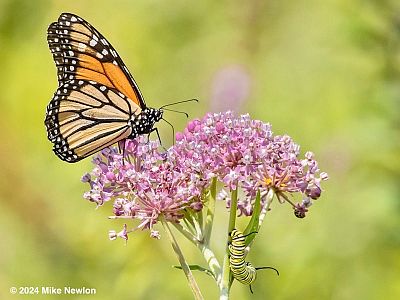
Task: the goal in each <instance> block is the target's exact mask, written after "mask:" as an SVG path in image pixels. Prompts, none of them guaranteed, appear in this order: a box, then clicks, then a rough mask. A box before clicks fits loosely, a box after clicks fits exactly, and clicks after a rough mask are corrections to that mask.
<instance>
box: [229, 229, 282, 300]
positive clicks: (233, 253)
mask: <svg viewBox="0 0 400 300" xmlns="http://www.w3.org/2000/svg"><path fill="white" fill-rule="evenodd" d="M253 233H256V232H251V233H249V234H247V235H244V234H243V233H242V232H240V231H239V230H237V229H233V230H232V232H231V233H230V234H229V236H230V238H231V242H230V244H229V245H228V248H229V265H230V269H231V271H232V275H233V278H235V279H236V280H237V281H239V282H240V283H242V284H245V285H249V286H250V292H251V293H253V290H252V288H251V284H252V283H253V282H254V281H255V280H256V277H257V270H261V269H272V270H275V272H276V273H277V274H278V275H279V272H278V270H277V269H275V268H273V267H257V268H255V267H254V266H253V265H252V264H251V263H250V262H246V261H245V260H244V259H245V256H246V254H245V249H246V243H245V241H246V236H248V235H250V234H253Z"/></svg>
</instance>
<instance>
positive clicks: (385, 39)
mask: <svg viewBox="0 0 400 300" xmlns="http://www.w3.org/2000/svg"><path fill="white" fill-rule="evenodd" d="M64 11H67V12H73V13H76V14H78V15H80V16H82V17H83V18H85V19H86V20H88V21H89V22H91V23H92V24H93V25H94V26H95V27H96V28H97V29H98V30H99V31H100V32H102V33H103V34H104V35H105V36H106V37H107V38H108V39H109V40H110V41H111V43H113V45H114V46H115V47H116V49H117V50H118V51H119V53H120V55H121V56H122V58H123V59H124V61H125V63H126V64H127V66H128V67H129V68H130V70H131V72H132V73H133V74H134V76H135V78H136V80H137V82H138V84H139V85H140V87H141V90H142V92H143V94H144V95H145V98H146V100H147V103H148V104H151V105H152V106H154V107H159V106H161V105H162V104H164V103H168V102H172V101H177V100H182V99H189V98H192V97H197V98H199V99H200V100H201V102H200V104H190V105H186V106H183V107H182V109H184V110H185V111H187V112H188V113H189V114H190V115H191V117H201V116H202V115H203V114H204V113H205V112H207V111H221V110H226V109H228V108H230V109H233V110H234V111H236V112H239V113H247V112H248V113H250V114H251V116H252V117H253V118H255V119H261V120H263V121H268V122H271V123H272V126H273V130H274V132H275V133H277V134H283V133H287V134H289V135H290V136H292V137H293V139H294V140H295V141H296V142H297V143H299V144H300V145H301V149H302V153H304V152H305V151H307V150H312V151H314V152H315V153H316V158H317V160H318V161H319V162H320V167H321V169H322V170H323V171H326V172H328V173H329V175H330V180H329V181H328V182H325V184H324V185H323V187H324V189H325V191H324V193H323V194H322V197H321V198H320V200H318V201H317V203H316V204H315V206H313V207H312V210H311V212H310V214H309V215H308V217H307V218H305V219H302V220H300V219H297V218H295V217H294V216H293V212H292V210H291V208H290V207H289V206H288V205H279V204H278V203H276V202H275V203H274V205H273V210H272V212H271V214H270V216H269V217H268V219H267V220H266V222H265V224H264V226H263V228H262V231H261V232H260V234H259V235H258V238H257V240H256V243H255V244H254V247H253V249H252V252H251V254H250V256H249V258H248V259H249V260H251V261H252V262H253V264H255V265H258V266H260V265H272V266H275V267H277V268H278V269H279V271H280V273H281V276H280V277H277V276H276V275H275V274H274V273H273V272H269V271H263V272H260V273H259V276H258V279H257V282H256V283H255V284H254V286H253V289H254V291H255V293H254V295H251V294H250V292H249V290H248V288H247V287H246V286H242V285H239V284H237V283H236V284H234V286H233V288H232V299H335V300H336V299H338V300H347V299H349V300H350V299H351V300H354V299H400V218H399V217H400V205H399V204H400V202H399V200H400V197H399V182H400V181H399V171H400V159H399V153H400V152H399V150H400V149H399V148H400V147H399V145H400V143H399V139H400V138H399V137H400V130H399V129H400V124H399V113H400V107H399V106H400V105H399V99H400V77H399V72H400V2H399V1H396V0H380V1H377V0H375V1H374V0H365V1H361V0H359V1H357V0H354V1H345V0H328V1H316V0H307V1H305V0H300V1H279V0H269V1H262V0H253V1H238V0H230V1H212V0H207V1H185V0H173V1H161V0H150V1H149V0H141V1H139V0H138V1H127V0H124V1H122V0H117V1H93V0H90V1H50V0H48V1H44V0H38V1H29V0H0V104H1V106H0V171H1V172H0V176H1V178H0V200H1V201H0V237H1V241H0V250H1V252H0V299H60V298H69V299H191V297H192V295H191V292H190V290H189V288H188V286H187V284H186V281H185V277H184V276H183V274H182V273H181V271H179V270H176V269H173V268H171V266H172V265H174V264H176V263H177V262H176V258H175V256H174V253H173V251H172V248H171V246H170V244H169V243H168V240H167V239H166V238H162V239H161V240H154V239H151V238H150V237H149V235H148V232H138V233H137V234H135V235H131V237H130V240H129V242H128V244H127V246H125V245H124V242H123V241H122V240H118V241H114V242H111V241H109V240H108V236H107V233H108V230H109V229H119V228H120V227H121V223H119V222H117V221H112V220H108V219H107V216H108V215H110V214H111V205H108V206H105V207H102V208H101V209H98V210H95V207H94V205H93V204H92V203H89V202H88V201H85V200H84V199H83V198H82V194H83V192H84V191H85V190H86V189H87V186H85V185H84V184H82V183H81V182H80V177H81V176H82V174H84V173H85V172H87V171H90V170H91V168H92V165H91V162H90V159H87V160H85V161H82V162H80V163H78V164H66V163H64V162H62V161H60V160H59V159H58V158H57V157H56V156H55V155H54V154H53V153H52V151H51V144H50V142H49V141H47V139H46V132H45V128H44V125H43V120H44V114H45V107H46V105H47V104H48V102H49V100H50V99H51V97H52V94H53V92H54V90H55V88H56V85H57V82H56V69H55V66H54V64H53V61H52V57H51V55H50V52H49V50H48V48H47V44H46V29H47V26H48V24H50V23H51V22H52V21H54V20H56V19H57V18H58V15H59V14H60V13H61V12H64ZM167 117H168V119H169V120H170V121H171V122H173V123H174V125H175V128H176V130H180V129H182V128H183V126H184V125H185V122H186V120H185V118H183V117H182V116H180V115H176V114H172V113H170V114H168V116H167ZM160 130H161V135H162V136H163V138H164V139H165V140H166V143H167V144H168V143H171V138H170V137H171V130H170V128H168V127H166V126H165V125H164V124H161V125H160ZM217 209H218V213H217V220H218V221H217V228H216V230H215V232H214V238H215V239H217V240H222V239H224V238H225V231H226V227H225V223H224V222H226V220H227V218H228V214H227V211H226V209H225V208H224V205H223V204H222V203H220V205H219V206H218V207H217ZM160 230H161V228H160ZM181 243H182V247H183V251H184V253H185V254H186V256H187V257H188V259H189V261H190V262H192V263H199V264H202V263H203V262H202V259H201V257H200V256H199V255H198V253H197V249H194V248H193V247H192V246H191V245H190V244H189V243H187V242H185V241H182V242H181ZM214 248H215V249H216V251H217V253H218V255H219V256H221V255H222V252H223V248H224V245H220V244H217V243H216V244H214ZM195 276H196V278H197V280H198V282H199V285H200V287H201V288H202V290H203V292H204V296H205V298H206V299H217V297H218V294H217V289H216V287H215V286H214V283H213V281H212V279H210V278H209V277H207V276H206V275H203V274H195ZM12 286H16V287H19V286H55V287H63V286H73V287H81V286H86V287H91V288H96V289H97V294H96V295H95V296H88V295H86V296H80V297H77V296H56V295H54V296H40V295H39V296H30V297H29V296H18V295H10V293H9V288H10V287H12Z"/></svg>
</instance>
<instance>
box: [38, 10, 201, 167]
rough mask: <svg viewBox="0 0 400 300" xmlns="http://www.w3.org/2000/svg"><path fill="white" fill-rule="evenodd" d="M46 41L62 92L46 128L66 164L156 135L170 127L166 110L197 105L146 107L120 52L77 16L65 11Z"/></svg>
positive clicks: (54, 101) (51, 107)
mask: <svg viewBox="0 0 400 300" xmlns="http://www.w3.org/2000/svg"><path fill="white" fill-rule="evenodd" d="M47 42H48V45H49V48H50V51H51V53H52V54H53V59H54V62H55V64H56V67H57V78H58V89H57V90H56V92H55V93H54V96H53V99H52V100H51V101H50V103H49V105H48V106H47V111H46V118H45V125H46V129H47V137H48V139H49V140H50V141H51V142H52V143H53V144H54V147H53V151H54V152H55V154H56V155H57V156H58V157H59V158H61V159H62V160H64V161H66V162H70V163H72V162H77V161H79V160H81V159H84V158H85V157H88V156H89V155H91V154H93V153H95V152H97V151H100V150H101V149H103V148H105V147H107V146H110V145H112V144H115V143H117V142H119V141H125V140H126V139H128V138H130V139H133V138H135V137H136V136H138V135H141V134H150V133H151V132H153V131H156V133H157V135H158V130H157V128H155V127H154V124H155V123H156V122H158V121H159V120H161V119H162V120H164V121H165V122H167V123H168V124H170V123H169V122H168V121H166V120H165V119H163V117H162V116H163V111H164V110H170V109H166V108H165V107H167V106H170V105H173V104H177V103H183V102H189V101H197V100H196V99H191V100H185V101H179V102H175V103H171V104H167V105H164V106H161V107H160V108H159V109H155V108H150V107H147V106H146V103H145V101H144V98H143V96H142V94H141V92H140V90H139V87H138V85H137V84H136V82H135V80H134V79H133V77H132V75H131V73H130V72H129V70H128V68H127V67H126V66H125V64H124V63H123V61H122V59H121V57H120V56H119V55H118V53H117V51H116V50H115V49H114V48H113V46H111V44H110V42H108V41H107V40H106V39H105V38H104V36H103V35H101V34H100V33H99V32H98V31H97V30H96V29H95V28H94V27H93V26H92V25H90V24H89V23H88V22H86V21H85V20H84V19H82V18H81V17H79V16H77V15H74V14H71V13H62V14H61V15H60V17H59V18H58V20H57V21H56V22H54V23H51V24H50V26H49V28H48V30H47ZM170 111H174V110H170ZM175 112H179V111H175ZM182 113H183V112H182ZM185 114H186V113H185ZM170 125H171V124H170ZM171 126H172V125H171ZM159 139H160V138H159Z"/></svg>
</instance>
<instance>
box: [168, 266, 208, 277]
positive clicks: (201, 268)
mask: <svg viewBox="0 0 400 300" xmlns="http://www.w3.org/2000/svg"><path fill="white" fill-rule="evenodd" d="M173 267H174V268H175V269H179V270H182V267H181V266H173ZM189 269H190V270H192V271H200V272H203V273H206V274H207V275H210V276H211V277H212V278H214V274H213V273H212V272H211V271H210V270H209V269H206V268H203V267H202V266H199V265H189Z"/></svg>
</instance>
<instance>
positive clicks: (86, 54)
mask: <svg viewBox="0 0 400 300" xmlns="http://www.w3.org/2000/svg"><path fill="white" fill-rule="evenodd" d="M48 32H49V33H48V43H49V47H50V49H51V51H52V52H53V57H54V60H55V62H56V65H57V67H59V69H58V73H59V81H60V84H62V83H63V82H67V81H69V80H73V79H76V80H93V81H96V82H98V83H100V84H102V85H104V86H106V87H108V88H114V89H116V90H118V91H119V92H120V93H122V94H124V95H125V96H127V97H128V98H129V99H128V103H130V102H133V103H134V104H136V105H137V106H139V107H140V108H144V107H145V103H144V100H143V96H142V94H141V93H140V91H139V88H138V86H137V84H136V82H135V81H134V79H133V77H132V75H131V74H130V73H129V71H128V69H127V67H126V66H125V64H124V63H123V61H122V59H121V58H120V57H119V55H118V53H117V52H116V51H115V49H114V48H113V47H112V46H111V44H110V43H109V42H108V41H107V40H106V39H105V38H104V37H103V36H102V35H101V34H100V33H99V32H98V31H97V30H96V29H95V28H94V27H93V26H91V25H90V24H89V23H88V22H86V21H85V20H83V19H82V18H80V17H78V16H76V15H73V14H69V13H63V14H61V15H60V17H59V19H58V22H57V23H53V24H51V25H50V27H49V31H48Z"/></svg>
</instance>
